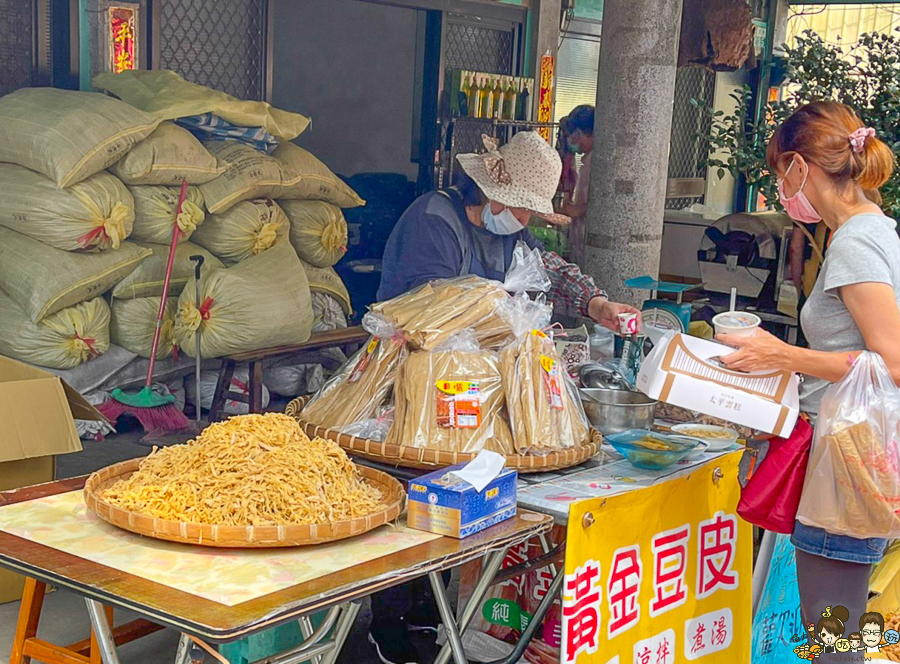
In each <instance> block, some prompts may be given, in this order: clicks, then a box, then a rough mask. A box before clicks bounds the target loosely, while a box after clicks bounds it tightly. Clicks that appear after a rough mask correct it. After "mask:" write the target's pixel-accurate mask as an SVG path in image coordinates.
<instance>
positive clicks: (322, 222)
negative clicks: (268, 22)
mask: <svg viewBox="0 0 900 664" xmlns="http://www.w3.org/2000/svg"><path fill="white" fill-rule="evenodd" d="M94 84H95V85H97V86H99V87H101V88H104V89H106V90H108V91H110V92H112V93H113V94H115V95H116V96H117V97H119V98H120V99H122V100H124V101H126V102H128V103H129V104H131V105H133V106H135V107H136V108H138V109H141V110H142V111H146V112H147V113H149V114H151V115H153V116H154V117H156V118H157V119H159V120H162V121H164V123H163V124H162V125H161V126H160V128H159V129H158V130H157V131H156V132H155V133H154V136H156V135H160V134H172V133H173V129H180V131H182V132H184V133H187V134H189V135H191V138H192V140H193V141H195V143H196V144H194V145H192V148H191V151H190V153H191V154H193V155H197V154H203V153H204V152H205V153H206V154H209V155H211V157H212V160H213V163H214V164H215V168H212V167H211V166H210V163H209V162H204V163H202V164H201V163H200V161H201V160H200V159H199V158H197V170H198V171H202V173H203V177H204V179H203V180H200V179H194V180H192V181H191V183H192V184H194V183H196V184H197V185H198V187H197V192H196V199H193V200H192V203H194V205H195V206H196V207H198V208H201V207H205V209H206V214H205V218H203V217H201V214H200V213H198V214H196V215H194V214H192V215H191V216H190V219H188V220H186V222H187V223H185V224H184V225H182V229H183V230H184V231H185V233H186V234H187V236H188V237H190V240H191V242H193V243H195V244H196V245H199V246H200V247H203V248H204V249H206V250H207V251H209V252H210V254H212V255H213V256H215V257H216V258H217V259H219V260H220V261H221V263H223V264H224V265H225V266H227V268H228V269H227V270H226V271H225V273H222V274H219V273H217V272H213V271H206V269H204V276H203V290H204V292H206V291H208V290H210V289H212V290H216V288H222V287H221V286H215V284H218V283H219V282H220V281H228V280H234V279H238V278H240V284H241V286H240V287H241V288H242V289H246V292H247V293H251V292H256V293H257V294H262V295H263V296H264V295H266V294H268V293H269V292H270V288H271V284H273V283H276V284H277V285H278V287H279V288H278V290H280V291H285V292H290V291H291V289H292V288H294V287H296V286H298V285H299V284H300V283H301V282H302V290H303V291H304V292H303V294H302V298H301V300H302V301H303V302H305V307H306V311H305V312H304V314H303V315H304V318H310V319H311V318H312V315H313V312H312V310H311V308H310V301H311V294H310V286H309V285H308V280H307V274H308V273H307V271H305V270H304V266H303V265H302V264H301V261H299V260H293V261H291V262H290V269H291V270H294V269H296V270H297V272H298V274H296V275H294V274H287V273H285V272H284V271H283V270H282V268H284V267H285V266H287V265H288V261H287V260H286V258H285V256H286V254H285V252H279V253H278V254H277V256H276V257H275V258H277V259H278V262H279V265H280V267H279V270H280V271H278V272H275V273H272V274H263V273H262V271H260V270H258V269H251V267H248V266H246V265H245V264H246V263H253V264H254V265H258V264H260V262H262V263H263V264H265V262H266V261H262V260H261V259H263V258H264V257H265V255H266V254H267V253H269V252H270V251H273V250H275V249H278V248H279V247H280V246H282V245H283V246H284V248H290V249H291V252H292V253H293V254H294V256H293V257H294V258H295V259H296V258H297V256H299V257H300V258H301V259H302V260H303V261H304V263H305V264H306V265H308V267H309V268H310V269H311V270H312V269H324V270H330V268H331V267H332V266H333V265H334V264H335V263H336V262H337V261H339V260H340V259H341V258H342V257H343V255H344V253H345V252H346V245H347V224H346V221H345V220H344V217H343V214H342V212H341V208H347V207H356V206H359V205H363V204H364V203H365V201H363V200H362V199H361V198H360V197H359V196H358V195H357V194H356V192H354V191H353V190H352V189H351V188H350V187H349V186H347V185H346V184H345V183H344V182H343V181H342V180H341V179H340V178H338V177H337V176H336V175H335V174H334V173H332V172H331V170H329V168H328V167H327V166H326V165H325V164H323V163H322V162H321V161H319V160H318V159H316V157H315V156H313V155H312V154H310V153H309V152H307V151H306V150H304V149H303V148H301V147H299V146H297V145H295V144H294V143H292V142H291V141H292V140H293V139H295V138H296V137H297V136H298V135H300V134H301V133H302V132H303V131H304V130H305V129H306V128H307V126H308V125H309V120H308V119H307V118H305V117H303V116H302V115H299V114H296V113H289V112H285V111H282V110H279V109H275V108H272V107H271V106H269V105H268V104H264V103H261V102H248V101H243V100H238V99H235V98H233V97H230V96H228V95H226V94H224V93H221V92H217V91H214V90H210V89H208V88H204V87H202V86H198V85H194V84H192V83H188V82H187V81H185V80H184V79H182V78H181V77H180V76H178V75H177V74H174V73H173V72H166V71H148V72H125V73H123V74H118V75H113V74H100V75H98V76H97V77H95V79H94ZM204 114H212V116H215V117H216V118H218V119H219V120H221V121H224V123H219V124H217V123H212V125H213V128H212V129H210V128H209V125H207V127H206V131H205V132H199V131H197V129H196V127H195V126H194V124H192V123H190V122H182V126H187V127H189V128H191V132H193V133H191V132H188V131H187V130H186V129H181V127H177V126H172V125H170V124H169V123H168V122H165V121H178V120H179V119H181V118H193V117H194V116H202V115H204ZM217 122H218V121H217ZM223 124H229V125H232V126H231V127H223ZM243 128H252V129H256V128H259V129H262V130H264V132H266V134H267V136H268V137H269V138H270V139H273V140H272V141H270V142H269V145H271V144H273V143H274V142H275V141H277V142H278V147H277V148H275V149H274V150H271V149H270V150H269V151H270V152H271V154H269V153H268V152H266V151H265V150H264V149H263V147H262V146H260V145H258V144H257V142H256V141H254V140H252V139H250V140H248V138H250V135H251V134H253V132H248V133H246V134H245V133H243V132H242V131H241V130H242V129H243ZM216 129H221V131H217V130H216ZM196 137H199V138H200V140H199V141H198V140H197V138H196ZM273 137H274V138H273ZM151 138H153V137H151ZM181 152H182V153H187V152H188V151H187V149H185V150H182V151H181ZM162 153H163V150H162V149H157V150H156V151H155V152H154V154H162ZM146 160H147V158H146V157H145V156H144V155H139V154H138V153H137V151H135V154H133V155H132V156H131V158H130V159H129V160H123V161H122V162H121V163H120V164H119V165H118V166H117V169H116V173H117V174H119V175H121V176H122V177H123V179H124V180H125V182H126V184H128V185H129V190H130V193H131V194H132V196H133V197H134V200H135V208H136V218H135V221H134V230H133V232H132V237H133V239H134V240H138V241H141V242H162V241H168V238H166V239H165V240H163V239H162V237H161V235H160V233H159V231H160V229H161V226H160V225H159V224H153V223H150V222H151V221H152V219H151V218H152V217H154V216H155V215H153V214H151V213H150V211H149V210H150V207H151V206H150V205H149V203H148V201H147V200H146V198H147V196H144V195H142V192H141V190H142V189H143V190H147V188H148V185H151V184H152V185H158V186H161V185H169V186H171V185H172V184H173V182H172V179H171V178H172V176H171V174H169V179H168V180H167V179H166V177H160V178H158V179H148V178H147V176H146V175H145V173H146V172H147V170H148V169H147V167H146V166H145V165H144V164H145V162H146ZM182 161H183V160H182ZM126 167H127V168H126ZM126 170H128V171H129V174H128V175H127V176H126V175H125V171H126ZM180 174H182V175H183V171H182V172H181V173H180ZM145 193H146V194H148V195H149V194H150V192H149V191H146V192H145ZM174 193H175V192H174V189H173V190H172V193H171V194H170V198H171V197H172V194H174ZM153 194H154V197H156V198H157V199H158V198H159V195H160V192H159V191H158V190H157V191H154V192H153ZM276 199H277V200H276ZM201 201H202V202H201ZM154 209H155V208H154ZM159 211H160V215H156V216H158V217H159V218H160V219H161V218H163V217H165V216H166V214H167V213H169V210H168V209H166V210H165V212H163V210H162V208H160V210H159ZM192 212H193V211H192ZM179 223H181V222H179ZM185 239H187V237H186V238H185ZM272 260H274V259H273V258H272V257H270V260H269V262H271V261H272ZM225 274H228V275H230V276H229V277H226V276H224V275H225ZM250 275H253V276H254V278H258V279H259V283H256V284H252V283H249V282H248V279H249V278H250ZM319 276H320V278H319V279H317V283H319V284H324V286H323V287H322V288H320V289H318V290H317V292H318V293H320V294H321V297H324V296H327V297H330V298H334V299H335V300H336V301H337V302H339V306H340V307H341V308H343V309H344V311H345V312H346V313H349V312H350V305H349V297H347V295H346V288H344V287H343V284H342V283H340V278H339V277H337V275H336V273H335V274H328V273H326V274H324V275H319ZM292 280H293V281H292ZM294 281H296V282H297V283H293V282H294ZM286 282H287V283H286ZM335 282H337V283H335ZM208 283H209V284H212V285H211V286H210V289H208V288H207V284H208ZM127 287H129V285H128V284H125V285H123V289H124V288H127ZM191 289H192V287H191V286H189V287H188V288H187V290H186V291H185V293H184V294H183V295H182V297H181V300H180V304H179V313H178V315H177V316H176V325H175V328H176V339H177V340H178V341H184V340H185V339H187V338H192V335H193V330H194V329H196V327H197V326H198V325H200V324H201V323H200V322H199V321H196V320H191V321H189V320H187V319H184V320H183V318H184V317H183V316H182V313H183V312H186V311H188V309H189V307H188V305H190V306H191V307H193V310H194V312H197V306H196V304H197V303H196V301H195V294H194V293H193V291H192V290H191ZM278 290H276V292H275V295H276V298H275V299H278V297H277V296H278V294H279V293H278ZM282 294H283V293H282ZM115 295H116V297H121V296H120V295H119V293H116V294H115ZM232 295H234V294H233V293H227V292H224V291H223V292H221V293H220V294H219V295H217V296H216V297H214V298H213V299H215V300H216V304H215V305H212V306H213V309H215V307H216V306H217V305H219V306H220V305H221V304H222V299H221V298H223V297H224V298H229V296H232ZM287 299H290V298H287ZM257 300H258V301H257V302H253V303H252V304H253V306H252V310H253V311H254V312H256V314H255V318H250V319H247V320H248V321H249V320H254V325H255V326H257V327H261V325H260V324H259V321H261V320H269V319H271V318H272V317H275V318H278V316H280V315H281V314H282V312H280V311H279V312H275V311H273V312H271V313H270V314H266V313H264V312H262V311H261V309H260V307H259V304H260V302H263V301H266V298H265V297H261V298H257ZM236 301H240V294H238V296H236ZM157 302H158V300H157ZM229 305H230V306H229V307H226V308H225V309H224V311H227V312H228V315H236V316H238V317H240V316H243V315H244V313H245V312H240V311H237V310H236V308H235V307H236V306H237V305H236V304H235V303H229ZM201 308H203V303H201ZM114 309H115V307H114ZM210 311H212V310H210ZM222 311H223V309H220V310H219V314H218V315H219V316H220V317H222V316H223V313H222ZM209 313H210V312H208V311H205V312H204V314H203V315H204V316H206V315H208V314H209ZM198 315H199V313H198ZM113 316H114V319H115V317H116V312H115V310H114V311H113ZM202 324H203V326H204V332H205V327H206V326H209V327H210V328H211V330H212V331H210V333H209V335H207V334H203V335H201V340H202V344H203V347H204V350H203V355H204V357H216V356H219V355H221V354H223V353H225V352H237V349H241V350H256V349H259V348H262V347H264V346H266V345H273V344H272V343H268V342H264V341H263V338H264V337H266V336H267V335H266V334H265V331H260V330H253V331H249V332H248V331H246V330H242V332H241V334H242V335H243V336H241V337H240V338H237V339H231V340H226V339H224V338H222V339H218V340H217V339H216V332H215V331H214V330H215V329H216V328H217V325H221V323H220V324H217V323H216V322H214V321H213V320H212V319H207V318H203V319H202ZM229 325H230V323H229V322H228V319H227V317H226V322H225V324H224V328H225V329H228V328H229ZM240 325H243V323H240ZM303 328H304V326H303V325H299V326H297V327H296V329H295V330H293V331H292V332H291V333H290V334H280V333H273V334H272V335H270V336H271V337H273V338H274V337H285V336H289V337H291V338H292V339H293V340H294V341H292V342H291V343H297V341H296V340H297V339H301V340H302V339H305V338H306V337H305V335H308V334H309V326H306V330H304V329H303ZM208 339H209V341H208ZM251 339H256V340H257V341H256V343H262V344H263V345H256V346H253V345H248V344H251ZM279 343H280V344H284V343H288V342H286V341H280V342H279ZM182 349H183V350H185V351H187V352H194V346H193V341H191V342H190V348H184V346H183V345H182Z"/></svg>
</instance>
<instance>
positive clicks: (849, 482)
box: [797, 352, 900, 539]
mask: <svg viewBox="0 0 900 664" xmlns="http://www.w3.org/2000/svg"><path fill="white" fill-rule="evenodd" d="M898 445H900V388H898V387H897V385H896V384H895V383H894V379H893V377H892V376H891V372H890V371H889V370H888V368H887V366H886V365H885V363H884V360H882V359H881V357H880V356H879V355H876V354H875V353H870V352H864V353H862V354H861V355H860V356H859V357H858V358H856V361H855V362H854V363H853V367H852V368H851V369H850V371H849V372H848V373H847V375H846V376H844V378H843V379H841V381H840V382H837V383H835V384H833V385H832V386H831V387H829V388H828V390H827V391H826V392H825V395H824V396H823V397H822V404H821V406H820V409H819V417H818V421H817V422H816V431H815V438H814V440H813V444H812V450H811V452H810V457H809V466H808V467H807V471H806V480H805V481H804V483H803V494H802V496H801V498H800V507H799V509H798V511H797V518H798V519H799V521H800V522H801V523H803V524H805V525H807V526H813V527H816V528H822V529H823V530H826V531H828V532H830V533H836V534H840V535H849V536H850V537H855V538H857V539H867V538H870V537H878V538H887V539H895V538H898V537H900V448H898Z"/></svg>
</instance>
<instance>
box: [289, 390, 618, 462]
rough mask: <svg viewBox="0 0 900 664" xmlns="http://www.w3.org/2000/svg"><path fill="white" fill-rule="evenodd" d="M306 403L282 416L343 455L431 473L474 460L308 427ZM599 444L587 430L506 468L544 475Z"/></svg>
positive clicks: (511, 458) (515, 457) (512, 458)
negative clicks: (582, 439) (563, 445)
mask: <svg viewBox="0 0 900 664" xmlns="http://www.w3.org/2000/svg"><path fill="white" fill-rule="evenodd" d="M309 400H310V397H298V398H296V399H294V400H293V401H291V402H290V403H289V404H288V405H287V408H285V413H286V414H287V415H289V416H290V417H293V418H294V419H295V420H297V422H299V423H300V426H301V427H302V428H303V430H304V431H305V432H306V435H307V436H309V437H310V438H316V437H319V438H327V439H328V440H333V441H334V442H336V443H337V444H338V445H340V446H341V447H342V448H343V449H344V450H345V451H346V452H348V453H350V454H354V455H356V456H358V457H362V458H363V459H369V460H370V461H378V462H381V463H385V464H389V465H391V466H400V467H403V468H419V469H424V470H431V469H435V468H444V467H446V466H452V465H454V464H457V463H468V462H469V461H471V460H472V459H474V458H475V455H474V454H464V453H462V452H444V451H441V450H431V449H422V448H419V447H407V446H405V445H389V444H387V443H379V442H378V441H374V440H369V439H368V438H357V437H356V436H351V435H348V434H346V433H341V432H340V431H335V430H334V429H327V428H325V427H320V426H318V425H316V424H311V423H310V422H306V421H305V420H304V419H303V417H302V415H301V413H302V411H303V407H304V406H306V404H307V402H308V401H309ZM602 442H603V436H601V435H600V432H599V431H597V430H595V429H591V438H590V440H589V441H588V442H587V443H585V444H584V445H580V446H578V447H573V448H570V449H567V450H561V451H559V452H551V453H550V454H547V455H544V456H537V455H532V454H507V455H506V466H507V467H508V468H513V469H515V470H517V471H518V472H520V473H544V472H548V471H551V470H559V469H561V468H569V467H570V466H577V465H578V464H580V463H584V462H585V461H587V460H588V459H590V458H591V457H592V456H594V455H596V454H597V453H598V452H599V451H600V444H601V443H602Z"/></svg>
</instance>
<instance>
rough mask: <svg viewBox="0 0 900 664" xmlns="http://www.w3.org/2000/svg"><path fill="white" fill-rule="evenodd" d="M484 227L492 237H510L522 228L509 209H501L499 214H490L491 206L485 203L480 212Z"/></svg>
mask: <svg viewBox="0 0 900 664" xmlns="http://www.w3.org/2000/svg"><path fill="white" fill-rule="evenodd" d="M481 221H483V222H484V227H485V228H486V229H487V230H489V231H490V232H491V233H493V234H494V235H512V234H513V233H518V232H519V231H520V230H522V229H523V228H524V226H522V224H520V223H519V220H518V219H516V217H515V215H514V214H513V213H512V212H511V211H510V209H509V208H503V211H502V212H501V213H500V214H494V213H493V212H491V204H490V203H487V204H486V205H485V206H484V209H483V210H482V211H481Z"/></svg>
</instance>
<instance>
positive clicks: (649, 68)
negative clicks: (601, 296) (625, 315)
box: [582, 0, 682, 303]
mask: <svg viewBox="0 0 900 664" xmlns="http://www.w3.org/2000/svg"><path fill="white" fill-rule="evenodd" d="M681 2H682V0H607V1H606V2H605V3H604V4H605V7H604V9H603V29H602V33H601V37H600V67H599V72H598V76H597V79H598V81H597V108H596V116H595V124H594V151H593V154H592V156H591V189H590V200H589V202H588V210H587V218H586V226H587V229H586V230H587V233H586V238H587V247H586V252H585V265H583V266H582V267H583V268H584V270H585V272H587V273H588V274H590V275H592V276H593V277H594V278H595V280H596V281H597V285H598V286H600V287H601V288H605V289H606V290H607V291H608V292H609V294H610V297H611V298H612V299H613V300H617V301H625V302H630V303H637V302H638V301H639V300H640V299H641V298H642V297H643V295H645V294H644V293H639V292H635V291H631V290H630V289H626V288H625V287H624V285H623V283H622V282H623V281H624V280H625V279H628V278H631V277H637V276H641V275H644V274H650V275H652V276H654V277H656V276H658V272H659V257H660V250H661V244H662V229H663V210H664V207H665V194H666V177H667V172H668V162H669V136H670V133H671V129H672V103H673V99H674V95H675V64H676V58H677V54H678V34H679V32H680V26H681Z"/></svg>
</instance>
